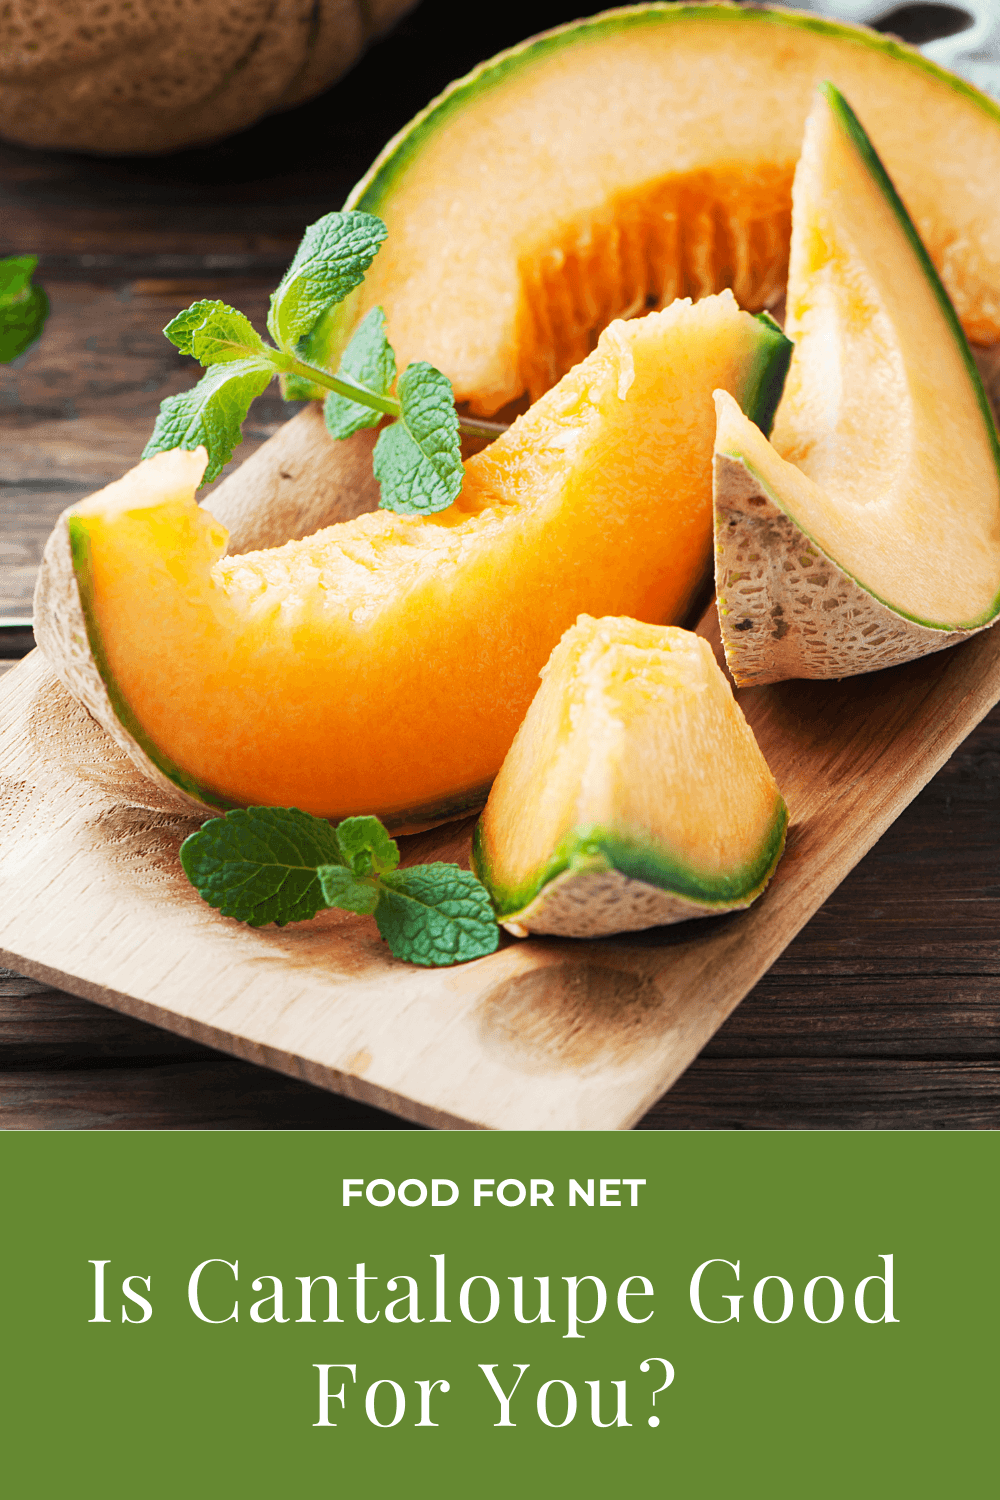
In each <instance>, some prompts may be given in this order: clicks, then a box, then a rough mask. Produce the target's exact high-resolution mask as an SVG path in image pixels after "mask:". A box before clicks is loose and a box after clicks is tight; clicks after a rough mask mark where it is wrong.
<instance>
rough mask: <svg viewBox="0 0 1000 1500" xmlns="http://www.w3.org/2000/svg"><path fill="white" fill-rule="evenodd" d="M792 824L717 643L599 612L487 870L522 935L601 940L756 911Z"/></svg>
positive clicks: (522, 775)
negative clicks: (727, 676) (722, 914)
mask: <svg viewBox="0 0 1000 1500" xmlns="http://www.w3.org/2000/svg"><path fill="white" fill-rule="evenodd" d="M787 824H788V810H787V808H786V806H785V803H784V801H783V800H782V797H781V794H780V792H779V791H778V788H777V786H776V785H775V781H774V777H773V776H772V775H771V773H770V771H769V770H768V767H767V762H766V761H765V760H764V757H763V755H762V754H761V752H760V749H759V747H758V745H757V741H756V740H755V739H754V736H753V731H752V730H751V728H750V726H749V724H748V723H747V721H746V719H745V718H744V717H743V714H742V712H741V711H740V708H739V706H738V704H737V702H736V700H735V698H734V697H733V694H732V690H731V689H730V687H729V684H728V682H727V681H726V679H725V676H724V675H723V672H722V670H721V668H720V667H719V665H718V663H717V662H716V660H715V657H714V655H713V654H712V649H711V647H710V646H709V644H708V642H707V641H705V640H702V639H701V638H700V637H699V636H696V635H692V634H691V633H690V631H687V630H678V629H676V628H674V627H671V626H656V625H642V624H640V623H639V622H638V621H636V620H627V619H604V620H594V619H590V618H588V617H587V616H585V615H584V616H581V617H580V619H579V620H578V621H577V622H576V624H575V625H574V626H573V627H572V629H570V630H567V632H566V634H565V635H564V636H563V638H562V640H561V641H560V642H559V644H558V646H557V647H556V649H555V650H554V651H553V653H552V656H551V657H550V659H549V662H548V665H547V666H546V667H545V669H544V670H543V672H542V686H541V687H540V688H539V690H538V693H537V695H536V697H535V699H534V701H533V703H532V705H531V707H530V708H529V710H528V713H527V716H526V718H525V720H524V723H523V724H522V725H521V727H520V729H519V730H518V732H517V737H516V739H515V740H514V743H513V745H512V746H511V748H510V751H509V753H508V755H507V758H506V760H505V761H504V763H503V767H502V769H501V771H500V774H499V776H498V777H497V779H496V781H495V782H494V784H493V790H492V791H491V793H490V799H489V802H488V803H487V804H486V811H485V812H484V813H483V815H482V817H481V818H480V820H479V823H478V824H477V826H476V833H475V837H474V840H473V859H472V863H473V869H474V870H475V871H476V873H477V875H478V876H479V878H480V880H482V881H483V882H484V884H485V885H486V887H487V889H488V890H489V892H490V895H491V897H492V899H493V903H494V906H495V908H496V911H497V915H498V917H499V918H500V920H501V921H502V922H503V924H504V926H506V927H507V928H508V930H509V931H511V932H513V933H515V934H516V935H517V936H519V937H524V936H525V935H526V934H527V933H528V932H547V933H558V934H560V935H561V936H563V937H602V936H604V935H606V934H608V933H612V932H628V931H634V930H636V929H638V928H642V927H655V926H659V925H660V924H661V923H666V922H681V921H683V920H684V919H685V918H687V917H705V916H711V915H713V914H715V913H718V912H724V911H732V910H734V909H735V908H738V907H745V906H749V905H750V903H751V901H754V900H755V899H756V898H757V896H759V895H760V893H761V891H762V890H763V889H764V887H765V886H766V885H767V883H768V881H769V880H770V878H771V876H772V874H773V873H774V869H775V866H776V865H777V863H778V860H779V859H780V858H781V852H782V849H783V848H784V844H785V830H786V827H787Z"/></svg>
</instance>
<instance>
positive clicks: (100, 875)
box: [0, 450, 1000, 1130]
mask: <svg viewBox="0 0 1000 1500" xmlns="http://www.w3.org/2000/svg"><path fill="white" fill-rule="evenodd" d="M262 451H263V450H262ZM739 696H740V701H741V703H742V705H743V708H744V711H745V712H746V714H747V717H748V718H749V720H750V723H751V724H752V726H753V728H754V731H755V733H756V734H757V737H758V739H759V741H760V744H761V746H762V748H763V751H764V754H765V755H766V756H767V759H768V761H769V762H770V764H771V766H772V768H773V770H774V772H775V775H776V777H777V779H778V782H779V785H780V786H781V787H782V790H783V791H784V793H785V795H786V798H787V800H788V803H789V806H790V808H791V813H792V820H793V822H792V828H791V832H790V836H789V841H788V848H787V852H786V854H785V857H784V859H783V861H782V863H781V865H780V866H779V868H778V872H777V874H776V876H775V879H774V881H773V882H772V884H771V886H770V888H769V889H768V891H767V892H766V894H765V895H764V896H763V897H762V898H761V900H760V901H759V902H758V903H757V904H756V905H755V906H753V907H752V908H751V909H750V910H749V911H747V912H743V913H739V914H734V915H730V916H727V917H722V918H718V919H711V920H707V921H702V922H692V923H686V924H681V925H679V926H677V927H673V928H666V929H662V928H661V929H657V930H655V931H652V932H650V933H646V934H636V935H633V936H630V937H624V938H619V939H605V940H603V941H601V942H594V943H579V942H571V941H557V940H552V939H537V938H533V939H531V940H529V941H527V942H518V941H516V940H513V939H505V941H504V946H503V947H502V948H501V949H500V951H498V952H497V953H495V954H494V955H492V956H491V957H489V958H486V959H480V960H478V961H477V962H474V963H471V964H466V965H464V966H461V967H459V968H456V969H443V970H442V969H438V970H420V969H415V968H413V967H411V966H410V965H408V964H405V963H402V962H399V961H397V960H395V959H393V958H392V957H391V955H390V954H389V953H388V950H387V949H386V947H385V945H384V944H383V943H382V941H381V939H380V938H379V936H378V933H377V930H376V928H375V925H374V922H373V921H372V920H371V918H367V917H355V916H351V915H349V914H347V913H340V912H327V913H324V914H322V915H321V916H319V917H318V918H316V920H315V921H313V922H312V923H303V924H299V925H297V926H293V927H286V928H282V929H278V928H265V929H261V930H258V931H253V930H251V929H249V928H244V927H242V926H240V925H239V924H238V923H236V922H233V921H230V920H228V919H225V918H223V917H220V916H219V915H218V913H216V912H215V911H213V910H212V909H211V908H209V907H208V906H206V905H205V904H204V903H203V902H202V901H201V899H200V898H199V897H198V895H197V894H196V893H195V891H194V890H193V889H192V888H191V887H190V886H189V885H188V884H187V882H186V880H185V879H184V876H183V874H182V873H181V870H180V867H179V865H178V862H177V858H176V855H177V849H178V846H179V844H180V841H181V839H182V838H183V837H184V836H185V835H186V834H187V833H188V832H190V831H191V830H192V829H193V828H194V827H195V826H197V820H189V819H186V818H185V817H183V816H179V815H178V814H177V812H176V811H175V810H174V809H172V808H171V807H170V806H169V805H168V804H167V802H166V800H165V799H163V798H161V795H160V793H159V792H158V791H157V790H156V788H155V787H152V786H150V785H149V784H148V783H146V782H145V781H144V780H143V778H142V777H141V776H140V775H139V773H138V772H137V771H136V770H135V768H134V767H133V766H132V763H131V762H130V761H129V760H127V759H126V758H125V756H124V755H122V754H121V753H120V752H119V751H118V750H117V749H116V747H115V746H114V745H113V744H112V743H111V741H110V740H109V739H108V738H107V736H106V735H105V734H104V733H103V731H102V730H100V729H99V728H98V727H97V726H96V725H95V724H94V723H93V721H92V720H91V719H90V718H89V717H88V716H87V715H86V713H84V711H83V710H82V709H80V708H79V707H78V706H77V705H76V703H75V702H74V701H73V700H72V699H70V698H69V697H68V696H67V694H66V693H65V692H64V691H63V689H62V688H61V687H60V686H59V685H58V683H57V682H56V681H55V680H54V678H53V677H52V676H51V674H50V672H49V670H48V668H47V666H46V665H45V663H44V661H43V659H42V657H41V656H40V654H39V653H38V652H34V653H33V654H32V655H31V656H30V657H28V658H26V659H25V661H24V662H22V663H21V664H20V665H19V666H18V667H17V668H16V669H15V670H14V671H13V672H11V673H9V674H8V675H7V676H6V678H4V679H3V681H2V682H0V963H5V964H9V965H10V966H11V967H13V968H15V969H17V970H19V971H21V972H23V973H27V974H29V975H31V976H33V977H35V978H38V979H42V980H45V981H47V982H49V983H51V984H54V985H56V986H58V987H60V988H62V989H65V990H68V991H70V992H71V993H73V994H77V995H80V996H83V997H85V998H88V999H92V1000H96V1001H98V1002H100V1003H101V1004H103V1005H108V1006H112V1007H114V1008H116V1009H119V1010H122V1011H125V1012H127V1013H128V1014H130V1015H133V1016H137V1017H139V1018H140V1019H143V1020H148V1021H152V1022H155V1023H156V1024H157V1025H160V1026H164V1027H167V1028H168V1029H170V1030H173V1031H176V1032H179V1033H180V1034H182V1035H184V1036H187V1037H190V1038H192V1039H194V1040H199V1041H203V1042H206V1043H208V1044H209V1045H211V1046H214V1047H218V1048H221V1049H223V1050H224V1051H228V1052H231V1053H234V1054H235V1055H237V1056H239V1057H242V1058H246V1059H248V1060H250V1061H252V1062H257V1063H262V1064H265V1065H267V1066H269V1067H272V1068H277V1069H279V1070H281V1071H283V1072H286V1073H289V1074H292V1075H293V1076H295V1077H298V1078H303V1079H306V1080H308V1081H309V1082H312V1083H315V1084H319V1085H321V1086H323V1087H326V1088H330V1089H334V1090H336V1091H339V1092H341V1093H344V1094H348V1095H350V1096H352V1097H354V1098H359V1099H363V1100H366V1101H368V1102H371V1103H373V1104H376V1105H379V1106H381V1107H383V1108H385V1109H389V1110H394V1111H395V1112H397V1113H398V1114H400V1115H403V1116H405V1117H406V1118H407V1119H411V1120H416V1121H419V1122H422V1123H426V1124H430V1125H437V1126H443V1127H451V1128H465V1127H470V1126H471V1127H502V1128H508V1129H574V1130H581V1129H622V1128H627V1127H629V1126H630V1125H632V1124H634V1122H635V1121H636V1120H637V1119H639V1118H640V1117H641V1115H642V1114H643V1113H644V1112H645V1111H646V1110H647V1109H648V1107H649V1106H650V1105H651V1104H652V1103H653V1101H654V1100H655V1099H657V1098H658V1097H659V1096H660V1095H661V1094H662V1093H663V1092H664V1090H666V1089H667V1088H669V1086H670V1084H671V1083H672V1082H673V1081H674V1080H675V1079H676V1078H677V1077H678V1076H679V1074H680V1073H681V1072H682V1071H683V1070H684V1069H685V1068H686V1067H687V1065H688V1064H689V1063H690V1062H691V1061H692V1059H693V1058H694V1057H695V1056H696V1055H697V1053H698V1052H699V1050H700V1049H701V1048H702V1047H703V1046H704V1044H705V1042H706V1041H707V1040H708V1038H709V1037H710V1036H711V1035H712V1033H713V1032H714V1031H715V1030H716V1029H717V1028H718V1027H719V1026H720V1025H721V1024H722V1022H723V1021H724V1020H725V1018H726V1016H727V1015H728V1014H729V1013H730V1011H731V1010H732V1009H733V1008H734V1007H735V1006H736V1005H737V1004H738V1002H739V1001H740V999H741V998H742V997H743V996H744V995H745V994H746V993H747V992H748V990H750V989H751V988H752V986H753V985H754V983H755V982H756V980H757V979H758V978H759V977H760V976H761V974H763V973H764V972H765V970H766V969H767V968H768V967H769V966H770V965H771V964H772V963H773V962H774V960H775V958H776V957H777V956H778V954H779V953H780V952H781V950H782V949H783V948H784V947H785V946H786V945H787V944H788V943H789V942H790V940H791V939H792V937H794V935H795V933H796V932H798V930H799V929H800V927H802V925H803V924H804V923H805V922H806V921H807V920H808V918H809V917H810V916H811V915H812V913H813V912H814V911H815V910H816V909H817V908H818V907H819V906H820V904H821V903H822V902H823V901H824V900H825V898H826V897H827V896H828V895H829V894H830V892H831V891H832V890H833V889H834V888H835V887H836V885H837V884H838V882H839V881H840V880H841V879H842V878H843V877H844V875H845V874H846V873H847V871H848V870H850V869H851V867H852V866H853V865H854V864H856V863H857V861H858V860H859V859H860V858H861V857H862V856H863V855H864V854H865V852H866V851H867V850H868V849H869V848H870V847H871V845H872V844H873V843H874V842H875V841H876V839H878V837H879V836H880V834H882V833H883V832H884V830H885V829H886V828H887V827H888V826H889V824H890V823H891V822H892V820H893V819H894V818H895V817H896V816H897V815H898V813H899V812H900V811H901V810H902V808H903V807H904V806H905V805H906V804H907V803H908V802H909V801H910V800H911V799H912V798H913V797H914V796H915V795H916V793H917V792H918V791H919V790H920V788H921V787H922V786H923V785H924V784H925V783H926V782H927V781H928V780H929V779H930V778H931V777H932V776H933V775H934V773H935V772H936V771H937V770H938V768H939V767H940V766H941V765H943V763H944V762H945V761H946V760H947V758H948V756H949V755H950V754H951V753H952V751H953V750H954V749H955V747H956V746H957V745H958V744H959V743H960V742H961V740H962V739H963V738H964V737H965V735H966V734H968V732H969V731H970V730H971V729H972V728H973V727H974V725H975V724H977V723H978V722H979V720H980V719H981V718H982V717H983V715H984V714H985V713H986V712H987V711H988V709H989V708H990V707H991V706H992V704H993V703H995V702H996V701H997V700H998V699H1000V631H990V632H987V633H986V634H984V635H981V636H978V637H976V638H974V639H973V640H971V641H968V642H966V643H965V644H963V645H961V646H958V647H956V648H955V649H953V650H950V651H943V652H940V653H938V654H937V655H935V656H930V657H927V658H925V659H924V660H923V661H921V662H915V663H911V664H910V665H909V666H906V667H900V668H896V669H894V670H892V671H890V672H883V673H879V674H877V675H874V676H871V677H862V678H853V679H850V680H847V681H845V682H842V683H835V682H828V683H803V682H787V683H782V684H780V685H778V686H776V687H767V688H754V689H749V690H747V691H744V692H743V693H741V694H740V695H739ZM471 829H472V820H471V819H467V820H465V822H463V823H458V824H454V823H453V824H449V825H448V826H447V827H445V828H439V829H435V830H433V831H431V832H429V833H425V834H419V835H416V836H414V837H412V838H409V839H405V840H403V841H402V842H403V845H404V849H405V854H404V859H405V862H408V863H417V862H422V861H425V860H427V859H433V858H442V859H458V860H460V861H462V862H465V861H466V860H467V855H468V848H469V839H470V834H471Z"/></svg>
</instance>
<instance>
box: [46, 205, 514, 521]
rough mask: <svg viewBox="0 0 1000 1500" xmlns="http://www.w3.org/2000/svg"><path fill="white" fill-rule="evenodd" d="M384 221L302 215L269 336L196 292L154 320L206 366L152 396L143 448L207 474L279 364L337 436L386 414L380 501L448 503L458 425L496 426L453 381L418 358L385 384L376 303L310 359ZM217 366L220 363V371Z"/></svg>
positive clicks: (425, 506) (412, 509) (391, 369)
mask: <svg viewBox="0 0 1000 1500" xmlns="http://www.w3.org/2000/svg"><path fill="white" fill-rule="evenodd" d="M387 233H388V231H387V229H386V227H385V225H384V224H383V222H382V220H381V219H378V218H376V217H375V215H374V214H365V213H360V212H358V211H356V210H351V211H350V212H347V213H336V214H327V215H326V217H325V218H323V219H319V220H318V221H317V222H316V223H315V224H310V226H309V228H308V229H307V230H306V232H305V234H304V235H303V237H302V243H301V244H300V245H299V248H298V250H297V251H296V252H295V257H294V259H293V260H292V263H291V265H290V266H289V267H288V270H287V271H286V272H285V274H284V276H283V277H282V279H281V284H280V285H279V287H278V288H277V290H276V291H275V293H274V294H273V296H272V298H271V309H270V312H269V314H268V319H267V326H268V331H269V332H270V334H271V337H272V338H273V339H274V341H275V344H276V345H277V347H276V348H275V347H273V346H272V345H271V344H268V343H265V341H264V340H263V339H262V338H261V337H260V335H259V334H258V333H257V331H256V329H255V328H254V327H253V325H252V324H251V322H250V320H249V318H247V317H245V316H244V314H243V313H241V312H238V311H236V309H235V308H232V307H228V306H227V305H226V303H224V302H211V301H199V302H195V303H192V305H191V306H190V307H188V308H185V310H184V311H183V312H181V313H178V315H177V317H176V318H174V319H173V320H172V321H171V322H170V323H168V324H167V326H166V328H165V329H164V330H163V331H164V333H165V334H166V336H167V338H168V339H170V341H171V342H172V343H173V344H175V345H176V346H177V348H178V349H179V350H180V351H181V353H182V354H187V355H190V356H191V357H192V358H193V359H197V360H198V361H199V362H200V363H201V364H202V365H204V366H205V367H206V372H207V373H206V374H205V375H204V376H203V377H202V379H201V380H200V381H199V383H198V384H197V385H196V386H195V387H194V389H193V390H190V391H184V392H183V393H182V394H181V395H179V396H170V397H168V398H167V400H166V401H164V402H163V403H162V405H161V407H160V415H159V417H158V418H157V422H156V426H155V427H154V429H153V435H152V437H151V438H150V440H149V442H148V443H147V444H146V447H145V449H144V451H143V455H142V456H143V458H152V457H153V455H154V454H155V453H162V452H164V451H165V450H166V449H168V448H198V447H204V448H206V449H207V451H208V460H209V461H208V467H207V469H206V470H205V477H204V479H203V480H202V483H203V484H207V483H208V482H209V481H210V480H212V479H215V478H216V476H217V475H218V474H219V473H220V472H221V470H222V469H223V467H224V466H225V465H226V464H227V463H228V462H229V459H230V458H231V456H232V452H233V449H234V448H235V447H236V446H237V445H238V444H239V443H241V442H242V441H243V437H242V428H243V423H244V422H245V421H246V417H247V413H248V411H249V409H250V403H251V402H252V401H253V400H254V398H255V397H256V396H259V395H260V394H261V392H262V391H263V390H265V389H266V387H267V385H268V384H269V382H270V381H271V380H272V379H274V377H275V376H276V375H283V376H289V377H293V378H294V379H297V380H299V381H300V382H301V381H305V382H308V384H309V388H310V389H311V388H312V387H313V386H315V385H319V386H321V387H323V388H324V389H326V390H327V391H328V392H329V393H330V394H329V395H328V396H327V398H326V402H325V405H324V417H325V421H326V425H327V428H328V430H329V432H330V433H331V434H332V436H333V437H336V438H347V437H350V436H351V435H352V433H355V432H360V431H361V429H362V428H364V427H375V426H377V425H378V423H379V422H380V421H382V419H383V418H384V417H395V418H396V423H395V425H394V426H392V427H389V428H387V429H386V430H385V432H383V433H382V435H381V437H380V438H379V442H378V444H377V446H376V453H377V455H378V456H377V460H376V464H375V472H376V476H377V478H378V480H379V484H380V486H381V489H382V500H381V504H382V507H383V509H385V510H394V511H397V512H399V513H400V514H402V515H414V514H423V515H429V514H432V513H433V512H435V511H439V510H444V509H445V508H446V507H447V506H449V505H450V504H451V503H452V501H453V500H454V499H455V497H456V496H457V494H458V492H459V490H460V489H461V487H462V476H463V470H462V454H461V447H460V440H459V432H460V431H464V432H466V433H469V434H471V435H474V436H476V437H490V438H493V437H496V436H497V435H498V434H499V433H500V432H503V431H504V428H503V427H502V426H499V425H498V424H497V423H494V422H479V421H473V420H470V419H464V418H463V419H462V420H461V421H460V420H459V418H458V415H457V413H456V411H455V402H454V397H453V394H452V389H451V382H450V381H449V380H448V378H447V376H445V375H442V373H441V371H440V370H435V369H434V367H433V366H432V365H428V364H425V363H424V362H423V361H417V362H415V363H413V364H411V365H409V366H408V367H407V369H406V370H405V371H404V372H403V375H402V377H401V379H400V380H399V383H398V394H397V395H395V396H394V395H393V394H392V386H393V382H394V381H395V379H396V356H395V354H394V352H393V349H392V346H391V344H390V343H389V340H388V339H387V338H386V336H385V313H384V312H383V311H382V309H381V308H380V307H376V308H373V309H372V311H371V312H369V313H368V315H367V317H366V318H365V319H364V321H363V322H362V323H361V325H360V327H359V328H358V329H357V330H356V332H355V334H354V336H353V338H352V339H351V341H350V343H349V344H348V345H347V348H346V349H345V350H344V353H343V356H342V358H341V361H340V365H339V368H338V370H337V373H336V374H332V373H331V372H330V371H329V370H324V369H321V368H319V366H317V365H313V364H311V363H310V362H309V353H310V350H311V348H312V343H313V342H314V341H312V340H311V334H312V333H313V332H314V331H315V329H316V328H317V327H318V326H319V325H320V323H322V321H323V320H324V319H325V318H327V317H328V315H329V314H330V312H331V310H332V309H333V308H334V307H336V306H337V305H338V304H339V303H340V302H342V301H343V300H344V298H345V297H347V296H349V295H350V293H351V292H352V291H354V290H355V288H356V287H358V286H360V284H361V282H362V281H363V280H364V277H365V274H366V272H367V271H368V268H369V267H370V266H371V263H372V261H373V260H374V259H375V256H376V255H377V254H378V251H379V249H380V248H381V246H382V243H383V241H384V240H385V237H386V234H387ZM42 295H43V296H44V293H42ZM222 366H225V367H226V373H220V367H222Z"/></svg>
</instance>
